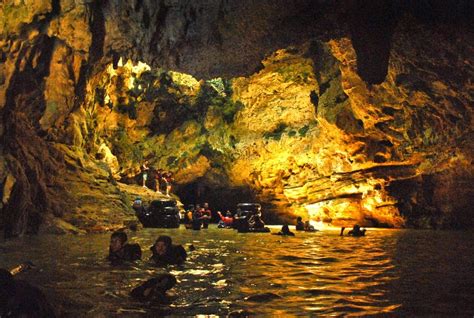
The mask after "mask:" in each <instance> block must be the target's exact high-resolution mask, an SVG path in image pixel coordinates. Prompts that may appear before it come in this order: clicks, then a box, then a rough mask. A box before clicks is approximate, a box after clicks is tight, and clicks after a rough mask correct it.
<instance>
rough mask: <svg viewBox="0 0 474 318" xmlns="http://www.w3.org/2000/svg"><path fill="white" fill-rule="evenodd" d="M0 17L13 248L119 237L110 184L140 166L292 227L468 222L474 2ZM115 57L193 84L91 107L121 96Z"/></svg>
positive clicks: (99, 10) (219, 4)
mask: <svg viewBox="0 0 474 318" xmlns="http://www.w3.org/2000/svg"><path fill="white" fill-rule="evenodd" d="M0 6H1V10H0V21H2V22H1V23H0V48H1V51H0V62H1V64H0V112H1V116H2V120H1V122H0V135H1V140H2V142H1V149H0V150H1V152H0V153H1V165H0V167H1V170H0V177H1V180H2V187H1V188H2V194H3V197H2V209H1V222H0V226H1V228H2V229H3V230H4V232H5V234H6V235H7V236H14V235H21V234H23V233H25V232H38V231H40V230H41V229H40V225H47V226H49V227H50V228H52V229H53V231H56V230H55V228H57V227H58V226H57V224H58V223H61V224H62V222H63V221H66V222H68V223H69V224H70V225H71V228H72V229H73V230H74V231H80V230H81V229H86V230H88V229H89V230H90V229H92V228H96V227H97V228H101V229H103V228H105V229H106V228H113V227H118V226H120V225H121V224H122V223H123V220H125V219H126V218H128V217H129V216H130V211H129V210H130V209H129V207H128V206H127V204H128V203H127V201H126V200H125V199H124V196H123V193H122V192H121V191H120V189H119V187H118V186H117V185H116V184H115V179H118V178H124V177H127V176H128V177H130V176H133V175H134V174H136V173H137V172H138V167H139V165H140V161H141V160H143V158H152V159H153V160H152V161H153V164H155V165H156V166H159V167H162V168H166V169H170V170H172V171H173V172H175V174H176V180H177V183H178V185H177V187H178V189H179V187H180V186H183V187H184V186H185V185H186V184H190V183H192V182H195V181H196V180H200V181H201V182H203V183H205V184H206V185H207V186H210V187H211V188H215V189H221V191H224V192H225V189H226V188H232V187H239V188H241V189H251V190H252V191H253V192H254V193H255V195H256V196H257V198H258V199H259V200H262V201H263V202H264V203H265V204H266V207H267V208H268V211H270V213H272V215H275V216H278V217H279V218H282V219H291V218H292V216H293V215H294V214H300V215H303V216H306V217H308V216H309V217H311V218H312V219H314V220H324V221H328V222H329V221H331V222H333V224H343V223H344V222H349V223H351V222H354V221H358V222H361V223H364V224H367V225H371V224H375V225H386V226H403V225H411V226H421V227H443V226H446V227H463V226H464V227H465V226H470V225H472V219H473V218H472V208H471V207H472V203H473V202H472V197H473V196H472V185H473V170H472V149H473V147H472V141H471V138H470V137H471V136H472V128H471V127H472V101H473V96H472V88H473V87H472V86H473V84H472V78H473V77H472V75H473V61H472V56H473V54H472V53H473V44H474V39H473V34H472V21H473V20H472V19H471V18H472V12H473V5H472V3H470V2H469V1H454V2H452V3H450V4H449V8H447V6H448V4H446V2H443V1H432V2H430V3H427V2H424V1H415V2H411V3H410V4H406V3H404V2H403V1H374V2H370V1H308V0H307V1H304V0H300V1H292V2H288V1H217V0H209V1H199V2H197V1H184V0H183V1H171V0H169V1H145V0H143V1H142V0H136V1H129V2H123V1H107V2H101V1H92V0H91V1H81V2H76V1H59V0H52V1H40V2H30V1H21V0H14V1H4V2H3V3H2V4H0ZM446 12H450V14H449V15H448V14H446ZM120 57H123V58H124V61H126V60H127V59H131V60H132V61H134V62H135V63H137V62H138V61H143V62H146V63H147V64H148V65H150V67H151V69H152V70H157V69H158V68H162V69H163V70H174V71H180V72H184V73H188V74H191V75H193V76H194V77H195V78H196V79H197V80H194V79H192V80H191V79H190V80H189V81H191V83H192V84H189V83H188V84H186V85H183V84H182V83H183V80H182V79H179V80H174V79H172V80H170V79H169V78H166V76H171V77H172V75H166V74H168V73H166V72H164V71H163V72H164V73H163V72H162V73H161V74H165V73H166V74H165V75H166V76H165V75H162V77H161V78H160V77H159V78H157V79H156V80H157V81H158V82H157V83H156V85H154V86H156V88H157V89H158V91H157V95H156V96H154V97H153V98H149V99H148V100H145V99H143V100H139V101H138V103H136V104H135V106H134V107H136V111H137V112H136V113H135V114H131V113H129V112H128V110H127V111H126V112H124V111H123V107H125V106H127V105H130V101H135V102H137V96H132V97H133V98H131V97H130V94H131V93H130V92H129V91H122V92H120V88H118V89H117V88H116V89H115V94H111V96H112V97H113V96H116V97H121V98H122V99H120V100H119V99H117V100H112V101H111V106H112V107H110V105H109V106H107V105H106V103H105V101H101V99H100V98H99V99H97V98H96V97H97V95H98V91H97V90H96V88H97V87H105V86H110V87H112V86H114V85H115V86H114V87H116V86H117V85H116V83H109V82H106V79H107V78H108V77H107V76H105V77H104V74H106V72H107V71H106V70H107V68H108V67H110V65H111V64H112V65H113V66H114V67H112V69H120V68H119V67H118V66H117V64H118V61H119V58H120ZM124 76H125V75H124ZM128 76H129V75H127V76H126V77H128ZM175 76H178V75H175ZM214 77H224V78H225V79H227V80H229V83H228V85H231V88H230V91H228V92H227V95H226V98H225V99H223V98H220V97H215V96H214V97H213V98H214V100H212V101H210V100H209V96H207V97H206V96H204V97H203V94H204V93H205V90H206V89H210V88H209V86H210V85H211V84H206V83H203V82H202V81H201V82H200V81H199V79H211V78H214ZM115 78H116V79H117V78H118V76H116V77H115ZM104 81H105V82H104ZM160 81H162V82H160ZM144 82H146V80H144ZM211 86H212V85H211ZM160 87H161V88H162V90H161V91H160V90H159V88H160ZM173 90H176V91H173ZM211 91H212V89H211ZM199 94H201V95H199ZM99 95H100V94H99ZM119 95H120V96H119ZM211 97H212V96H211ZM216 98H217V99H219V98H220V99H221V100H218V101H216V100H215V99H216ZM119 104H120V105H122V109H120V107H119V106H120V105H119ZM160 116H161V117H160ZM163 116H164V117H163ZM165 123H166V125H165ZM124 144H125V145H127V147H125V148H124V147H120V145H124ZM114 145H115V146H114ZM98 153H100V154H101V156H100V157H98V156H97V154H98ZM97 158H101V159H97ZM245 191H246V190H245ZM227 195H231V194H227ZM338 222H339V223H338Z"/></svg>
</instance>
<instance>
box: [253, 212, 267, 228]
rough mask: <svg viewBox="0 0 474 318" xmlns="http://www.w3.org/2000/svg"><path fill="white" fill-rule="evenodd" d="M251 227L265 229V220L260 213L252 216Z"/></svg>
mask: <svg viewBox="0 0 474 318" xmlns="http://www.w3.org/2000/svg"><path fill="white" fill-rule="evenodd" d="M249 227H250V228H251V229H263V228H264V227H265V222H263V220H262V218H261V217H260V214H259V213H256V214H254V215H252V216H251V217H250V219H249Z"/></svg>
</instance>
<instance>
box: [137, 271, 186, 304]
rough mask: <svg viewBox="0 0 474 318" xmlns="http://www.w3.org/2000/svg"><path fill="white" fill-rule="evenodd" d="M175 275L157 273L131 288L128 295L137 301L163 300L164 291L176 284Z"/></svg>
mask: <svg viewBox="0 0 474 318" xmlns="http://www.w3.org/2000/svg"><path fill="white" fill-rule="evenodd" d="M176 282H177V281H176V277H175V276H174V275H172V274H168V273H165V274H159V275H157V276H156V277H154V278H151V279H149V280H147V281H146V282H144V283H143V284H140V285H139V286H137V287H135V288H134V289H132V291H131V292H130V295H131V296H132V297H133V298H135V299H137V300H139V301H143V302H145V301H156V302H161V303H162V302H165V301H166V300H167V295H166V292H167V291H168V290H169V289H171V288H173V286H174V285H176Z"/></svg>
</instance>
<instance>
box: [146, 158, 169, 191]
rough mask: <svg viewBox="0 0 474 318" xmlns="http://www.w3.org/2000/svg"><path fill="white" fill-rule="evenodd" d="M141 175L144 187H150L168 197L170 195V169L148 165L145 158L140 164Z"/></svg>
mask: <svg viewBox="0 0 474 318" xmlns="http://www.w3.org/2000/svg"><path fill="white" fill-rule="evenodd" d="M141 175H142V186H143V187H144V188H150V189H152V190H154V191H156V192H157V193H160V194H165V195H166V196H168V197H169V196H170V195H171V187H172V182H173V174H172V173H171V172H170V171H165V170H163V169H161V168H159V169H156V168H153V167H150V166H149V162H148V160H145V161H144V162H143V164H142V166H141Z"/></svg>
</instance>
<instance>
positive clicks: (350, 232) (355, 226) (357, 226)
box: [339, 224, 365, 236]
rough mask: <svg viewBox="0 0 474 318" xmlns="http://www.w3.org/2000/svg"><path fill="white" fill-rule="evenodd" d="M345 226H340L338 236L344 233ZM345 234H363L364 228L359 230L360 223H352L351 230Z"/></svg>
mask: <svg viewBox="0 0 474 318" xmlns="http://www.w3.org/2000/svg"><path fill="white" fill-rule="evenodd" d="M345 229H346V228H345V227H342V228H341V233H340V234H339V235H340V236H343V235H344V230H345ZM347 235H350V236H365V229H363V230H361V229H360V225H359V224H356V225H354V227H353V228H352V230H350V231H349V232H348V233H347Z"/></svg>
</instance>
